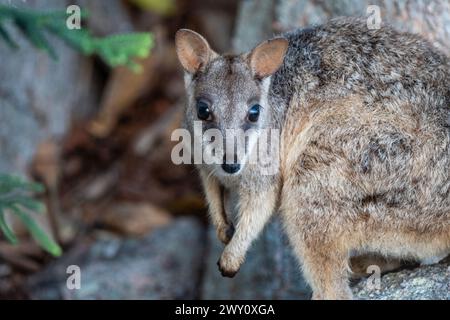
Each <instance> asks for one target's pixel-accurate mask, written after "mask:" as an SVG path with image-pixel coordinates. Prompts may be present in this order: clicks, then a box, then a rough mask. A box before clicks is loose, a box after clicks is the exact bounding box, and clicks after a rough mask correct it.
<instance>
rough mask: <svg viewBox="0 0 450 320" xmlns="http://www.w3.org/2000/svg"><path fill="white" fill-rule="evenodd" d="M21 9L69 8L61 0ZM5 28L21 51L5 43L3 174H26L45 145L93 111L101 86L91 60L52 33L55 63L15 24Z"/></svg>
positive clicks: (0, 106)
mask: <svg viewBox="0 0 450 320" xmlns="http://www.w3.org/2000/svg"><path fill="white" fill-rule="evenodd" d="M2 2H5V4H8V3H7V1H2ZM9 4H11V3H9ZM20 5H22V6H25V7H27V8H36V9H43V10H44V9H63V10H65V9H66V7H65V5H63V3H61V1H57V0H42V1H33V2H29V3H28V2H27V3H26V4H20ZM5 26H6V27H7V29H8V30H10V31H11V36H12V38H13V39H14V41H16V42H17V43H18V45H19V49H18V50H13V49H11V48H9V47H8V46H7V45H6V44H5V42H4V41H0V56H1V57H2V63H1V64H0V75H1V77H0V119H1V122H2V125H1V127H0V150H2V152H1V154H0V172H19V173H24V172H26V169H27V166H28V165H29V162H30V160H31V159H32V157H33V155H34V153H35V150H36V146H37V144H38V143H39V142H41V141H43V140H47V139H49V138H53V137H56V138H58V137H61V136H62V135H63V134H64V133H65V132H66V130H67V129H68V127H69V126H70V124H71V122H72V121H74V120H79V119H82V118H84V117H86V116H87V115H89V114H90V113H92V111H93V110H94V109H95V108H94V105H95V100H96V94H95V92H96V91H95V88H96V86H95V83H94V81H93V80H94V79H93V75H92V61H91V59H89V58H86V57H83V56H81V55H80V54H79V53H77V52H76V51H74V50H73V49H71V48H69V47H67V46H66V45H65V44H64V43H63V42H62V41H61V40H59V39H56V38H55V37H54V36H52V35H49V36H48V40H49V42H50V43H51V45H52V46H53V47H54V49H55V51H56V53H57V55H58V60H53V59H52V58H51V57H49V55H48V54H47V53H45V52H43V51H40V50H38V49H36V48H34V47H33V46H32V45H31V44H30V42H29V41H28V40H27V39H25V38H24V36H23V34H22V33H21V32H20V31H18V30H17V29H16V28H15V26H12V25H11V24H10V23H9V22H8V23H6V24H5Z"/></svg>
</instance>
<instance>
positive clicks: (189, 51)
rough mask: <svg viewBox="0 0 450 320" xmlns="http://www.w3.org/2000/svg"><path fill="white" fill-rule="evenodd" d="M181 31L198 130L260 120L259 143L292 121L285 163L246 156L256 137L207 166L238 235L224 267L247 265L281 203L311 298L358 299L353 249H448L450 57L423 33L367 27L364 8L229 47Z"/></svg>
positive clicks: (255, 125)
mask: <svg viewBox="0 0 450 320" xmlns="http://www.w3.org/2000/svg"><path fill="white" fill-rule="evenodd" d="M175 42H176V50H177V54H178V58H179V60H180V62H181V65H182V66H183V68H184V70H185V87H186V91H187V105H186V109H185V121H184V122H185V126H186V127H187V128H188V130H190V131H191V132H193V126H194V123H195V121H201V122H202V130H203V131H205V130H208V129H216V130H219V131H220V132H222V133H224V135H225V130H226V129H230V128H231V129H242V130H244V131H249V130H250V129H251V131H252V134H251V137H250V138H249V141H253V140H254V139H255V138H257V137H258V134H259V133H260V132H262V131H263V129H267V128H271V129H279V130H280V132H281V133H280V148H279V150H280V152H279V153H277V154H275V155H272V156H273V157H274V159H273V160H274V161H278V162H279V168H278V170H277V172H276V173H275V174H262V173H261V171H260V166H259V165H257V164H254V163H249V162H248V160H247V159H249V157H248V156H247V154H248V153H252V152H253V149H252V148H255V147H254V146H255V145H256V144H255V143H248V144H246V147H248V148H247V149H248V150H246V154H245V155H244V156H242V157H240V156H237V155H236V154H231V155H230V154H226V159H227V160H226V161H225V162H224V163H222V164H217V163H213V164H205V163H203V164H198V165H197V167H198V169H199V173H200V176H201V179H202V182H203V185H204V192H205V194H206V199H207V202H208V204H209V211H210V216H211V220H212V223H213V224H214V225H215V227H216V228H217V235H218V238H219V239H220V240H221V241H222V242H223V243H225V244H226V246H225V248H224V251H223V253H222V255H221V257H220V259H219V262H218V265H219V269H220V271H221V272H222V275H224V276H230V277H232V276H233V275H235V274H236V272H238V270H239V267H240V266H241V264H242V263H243V262H244V259H245V255H246V252H247V250H248V249H249V247H250V245H251V244H252V241H253V240H254V239H255V238H256V237H257V236H258V234H259V233H260V232H261V230H262V229H263V227H264V226H265V225H266V223H267V222H268V220H269V218H270V217H271V216H272V215H273V214H274V213H277V214H279V215H280V216H281V219H282V221H283V225H284V227H285V230H286V233H287V235H288V237H289V240H290V243H291V245H292V247H293V250H294V252H295V255H296V256H297V257H298V260H299V262H300V264H301V266H302V270H303V273H304V276H305V279H306V280H307V281H308V283H309V284H310V286H311V288H312V290H313V299H351V298H352V293H351V289H350V287H349V285H348V270H349V257H350V255H351V254H354V253H355V252H356V253H361V254H363V253H372V252H373V253H377V254H381V255H383V256H395V257H400V258H407V259H408V258H414V259H429V258H430V257H433V256H439V255H442V254H444V253H446V252H448V249H449V248H450V170H449V169H450V62H449V58H448V57H447V56H445V55H444V54H443V53H440V52H439V51H438V50H437V49H435V48H434V47H433V46H432V45H431V44H429V43H428V42H427V41H425V40H423V39H421V38H420V37H419V36H416V35H413V34H409V33H402V32H398V31H395V30H394V29H393V28H391V27H389V26H384V25H383V26H382V27H381V28H380V29H375V30H372V29H368V27H367V25H366V22H365V21H364V20H361V19H356V18H338V19H334V20H331V21H329V22H328V23H326V24H324V25H319V26H314V27H310V28H305V29H299V30H294V31H291V32H287V33H285V34H282V35H281V36H279V37H275V38H273V39H271V40H268V41H265V42H263V43H261V44H259V45H258V46H257V47H256V48H254V49H253V50H252V51H250V52H248V53H245V54H226V55H219V54H217V53H216V52H214V51H213V50H212V49H211V48H210V46H209V44H208V42H207V41H206V40H205V39H204V38H203V37H202V36H201V35H199V34H198V33H195V32H194V31H190V30H186V29H182V30H179V31H178V32H177V34H176V41H175ZM203 131H202V132H203ZM207 140H208V139H203V140H202V148H207V147H208V143H209V142H211V141H207ZM225 140H227V141H228V137H226V138H225ZM224 152H225V153H230V152H229V151H228V149H227V151H224ZM231 153H232V152H231ZM275 157H278V158H277V159H275ZM229 158H231V159H232V160H231V161H228V159H229ZM227 190H233V191H235V192H237V194H238V197H237V200H236V202H233V205H234V206H236V207H237V208H238V211H239V215H238V218H237V219H238V221H237V224H236V227H235V230H234V229H233V226H232V224H231V222H230V220H229V219H228V217H227V215H226V214H225V212H224V203H223V202H224V195H226V193H227ZM233 230H234V234H233Z"/></svg>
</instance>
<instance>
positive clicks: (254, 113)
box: [247, 104, 261, 122]
mask: <svg viewBox="0 0 450 320" xmlns="http://www.w3.org/2000/svg"><path fill="white" fill-rule="evenodd" d="M260 110H261V106H260V105H259V104H255V105H253V106H252V107H251V108H250V109H249V110H248V115H247V118H248V121H250V122H256V121H258V118H259V111H260Z"/></svg>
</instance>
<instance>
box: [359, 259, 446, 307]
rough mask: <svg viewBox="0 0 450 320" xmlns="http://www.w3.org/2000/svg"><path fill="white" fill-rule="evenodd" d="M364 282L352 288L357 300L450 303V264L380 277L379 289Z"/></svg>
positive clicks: (366, 280) (368, 280) (368, 281)
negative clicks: (441, 301)
mask: <svg viewBox="0 0 450 320" xmlns="http://www.w3.org/2000/svg"><path fill="white" fill-rule="evenodd" d="M374 284H375V282H374V281H372V280H371V279H365V280H363V281H361V282H360V283H358V284H357V285H356V286H355V287H354V288H353V293H354V295H355V298H358V299H365V300H366V299H370V300H375V299H376V300H450V263H442V264H435V265H430V266H422V267H419V268H416V269H413V270H402V271H400V272H396V273H389V274H386V275H384V276H383V277H381V281H380V282H379V285H380V286H379V287H378V288H377V287H375V286H374Z"/></svg>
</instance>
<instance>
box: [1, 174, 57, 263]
mask: <svg viewBox="0 0 450 320" xmlns="http://www.w3.org/2000/svg"><path fill="white" fill-rule="evenodd" d="M43 190H44V187H43V186H42V185H40V184H38V183H32V182H28V181H25V180H24V179H22V178H19V177H16V176H11V175H6V174H0V230H1V231H2V233H3V234H4V235H5V237H6V239H7V240H8V241H9V242H11V243H12V244H17V243H18V239H17V237H16V236H15V234H14V232H13V231H12V230H11V229H10V227H9V226H8V224H7V222H6V219H5V214H6V213H11V214H15V215H16V216H17V217H19V219H20V220H21V221H22V223H23V224H24V225H25V227H26V228H27V230H28V231H29V232H30V233H31V235H32V236H33V238H34V239H35V240H36V242H37V243H38V244H39V245H40V246H41V247H42V248H43V249H44V250H46V251H48V252H49V253H51V254H52V255H54V256H60V255H61V252H62V250H61V248H60V247H59V246H58V244H57V243H55V242H54V241H53V240H52V239H51V238H50V237H49V236H48V235H47V234H46V233H45V232H44V231H43V230H42V229H41V228H40V227H39V225H38V224H37V223H36V222H35V221H34V220H33V219H32V217H31V216H30V212H36V213H39V212H44V210H45V206H44V204H43V203H42V202H40V201H37V200H35V199H34V198H33V197H32V194H33V193H37V192H42V191H43Z"/></svg>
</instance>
